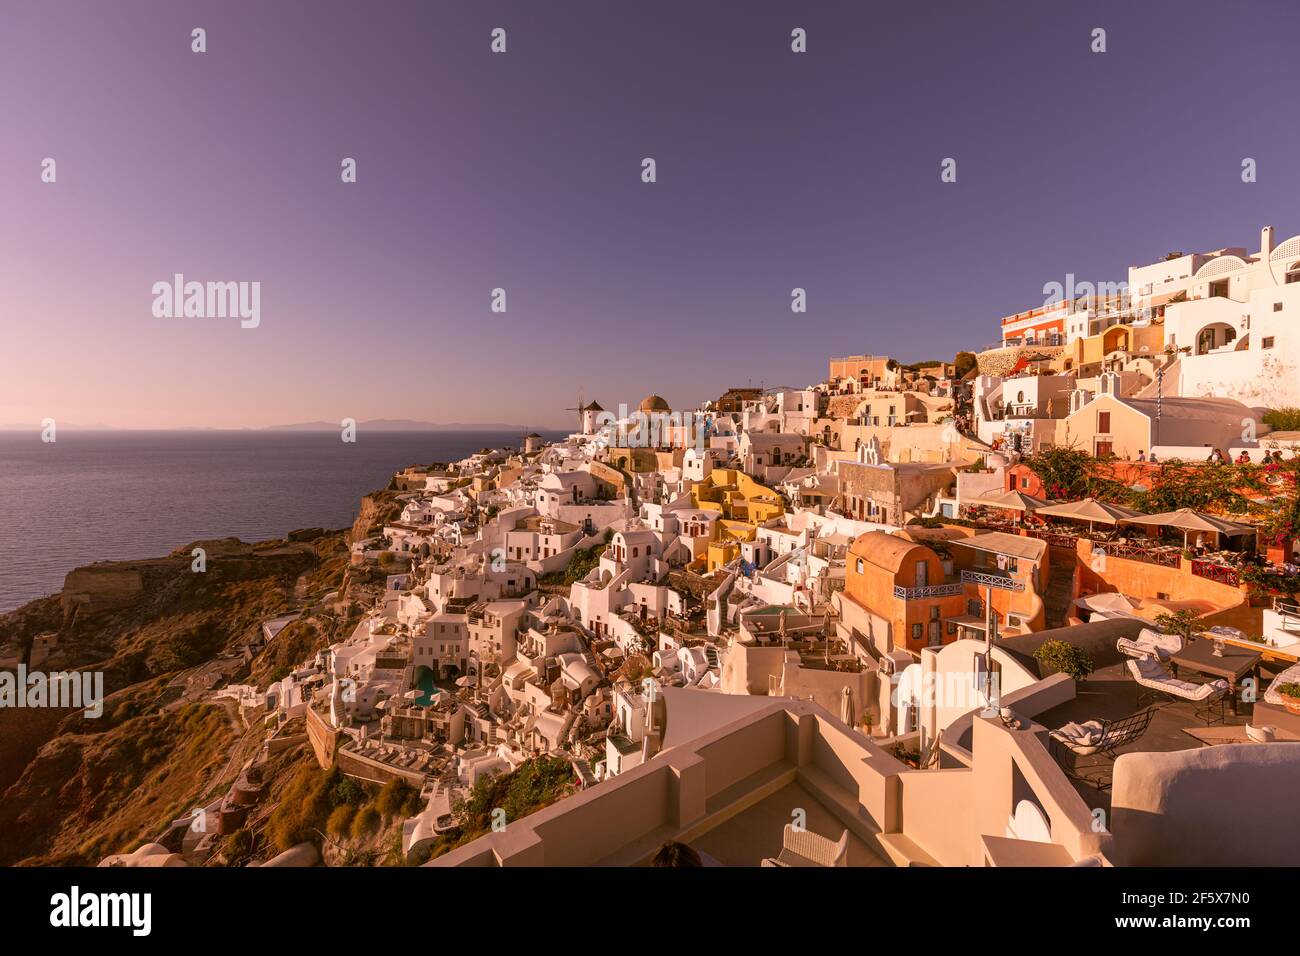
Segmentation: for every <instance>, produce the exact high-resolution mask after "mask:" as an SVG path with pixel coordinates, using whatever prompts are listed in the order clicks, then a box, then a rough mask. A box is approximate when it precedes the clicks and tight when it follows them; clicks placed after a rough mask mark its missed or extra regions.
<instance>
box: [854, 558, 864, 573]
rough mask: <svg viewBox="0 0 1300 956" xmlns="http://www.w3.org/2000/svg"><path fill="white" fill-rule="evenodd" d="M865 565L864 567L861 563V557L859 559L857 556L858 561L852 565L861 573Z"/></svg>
mask: <svg viewBox="0 0 1300 956" xmlns="http://www.w3.org/2000/svg"><path fill="white" fill-rule="evenodd" d="M865 567H866V565H865V564H864V563H863V561H862V559H861V558H858V563H857V564H856V565H854V569H855V570H856V571H857V572H858V574H862V573H863V568H865Z"/></svg>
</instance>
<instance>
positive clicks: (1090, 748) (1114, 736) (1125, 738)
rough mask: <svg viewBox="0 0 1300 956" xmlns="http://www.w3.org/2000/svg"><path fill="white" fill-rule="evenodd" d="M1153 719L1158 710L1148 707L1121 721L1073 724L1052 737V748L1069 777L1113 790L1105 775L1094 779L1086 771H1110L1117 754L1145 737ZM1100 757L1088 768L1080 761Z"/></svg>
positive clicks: (1050, 735) (1098, 787)
mask: <svg viewBox="0 0 1300 956" xmlns="http://www.w3.org/2000/svg"><path fill="white" fill-rule="evenodd" d="M1153 716H1155V708H1154V707H1148V708H1147V709H1146V710H1143V711H1139V712H1138V713H1136V714H1130V715H1129V716H1127V717H1122V718H1120V719H1119V720H1089V721H1086V722H1085V723H1082V724H1078V723H1075V722H1074V721H1071V722H1070V723H1068V724H1065V725H1064V726H1062V727H1059V728H1057V729H1056V730H1053V731H1052V732H1051V733H1050V734H1049V735H1048V736H1049V738H1050V747H1051V749H1052V750H1053V751H1054V753H1055V755H1056V757H1057V761H1058V762H1059V763H1060V764H1061V767H1062V769H1063V770H1065V772H1066V774H1068V775H1069V776H1071V777H1074V778H1075V779H1080V780H1086V781H1087V782H1088V783H1090V784H1092V785H1093V786H1095V787H1097V789H1099V790H1105V789H1106V788H1108V787H1109V786H1110V781H1109V779H1106V778H1105V776H1104V775H1103V776H1101V777H1098V778H1097V779H1092V778H1089V777H1086V776H1085V775H1084V773H1083V771H1085V770H1092V769H1097V768H1103V767H1109V765H1110V764H1111V763H1113V762H1114V760H1115V757H1116V756H1117V755H1116V753H1115V751H1116V750H1117V749H1118V748H1120V747H1123V746H1124V745H1125V744H1131V743H1132V742H1133V741H1135V740H1137V739H1138V738H1139V737H1141V736H1142V735H1143V734H1145V733H1146V732H1147V728H1148V727H1149V726H1151V718H1152V717H1153ZM1098 755H1099V756H1100V758H1101V759H1100V760H1097V761H1093V762H1091V763H1087V764H1084V763H1081V762H1080V758H1088V757H1094V756H1098Z"/></svg>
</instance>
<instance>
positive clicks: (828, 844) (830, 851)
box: [762, 823, 849, 866]
mask: <svg viewBox="0 0 1300 956" xmlns="http://www.w3.org/2000/svg"><path fill="white" fill-rule="evenodd" d="M782 844H783V845H782V847H781V852H780V854H779V855H778V856H776V857H768V858H767V859H765V860H764V861H763V863H762V865H763V866H848V865H849V831H848V830H845V831H844V834H843V836H841V837H840V839H839V842H838V843H834V842H832V841H831V840H830V839H828V838H827V837H824V836H820V835H819V834H816V833H813V832H812V831H811V830H796V829H795V828H794V825H793V824H790V823H787V824H786V825H785V834H784V837H783V839H782Z"/></svg>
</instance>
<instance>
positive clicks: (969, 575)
mask: <svg viewBox="0 0 1300 956" xmlns="http://www.w3.org/2000/svg"><path fill="white" fill-rule="evenodd" d="M961 583H962V584H973V585H974V586H975V587H980V588H1000V589H1001V590H1003V591H1023V590H1024V589H1025V582H1023V581H1017V580H1016V579H1015V578H1013V577H1012V576H1011V575H1009V574H1004V573H1001V572H997V571H963V572H962V573H961Z"/></svg>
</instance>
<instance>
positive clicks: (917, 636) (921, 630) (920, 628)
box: [912, 624, 925, 641]
mask: <svg viewBox="0 0 1300 956" xmlns="http://www.w3.org/2000/svg"><path fill="white" fill-rule="evenodd" d="M924 636H925V625H923V624H913V625H912V640H914V641H919V640H921V638H923V637H924Z"/></svg>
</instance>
